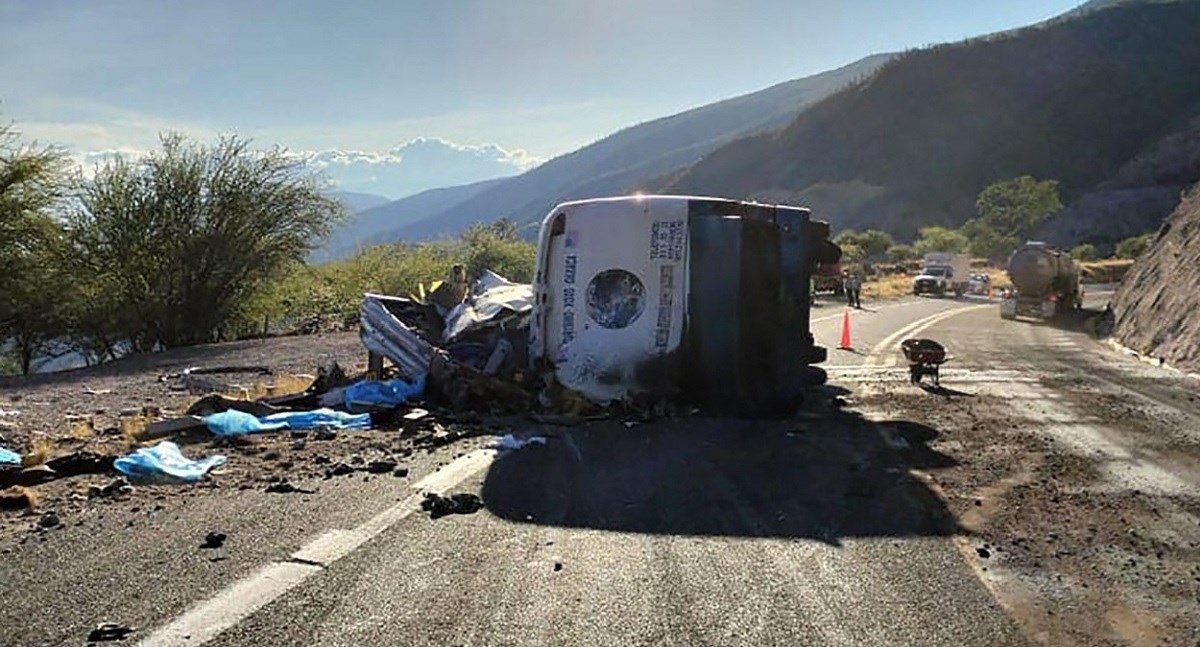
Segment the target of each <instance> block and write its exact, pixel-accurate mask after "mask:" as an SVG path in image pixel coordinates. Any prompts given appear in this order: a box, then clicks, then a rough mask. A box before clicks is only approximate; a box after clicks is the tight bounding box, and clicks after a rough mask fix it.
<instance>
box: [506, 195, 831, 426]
mask: <svg viewBox="0 0 1200 647" xmlns="http://www.w3.org/2000/svg"><path fill="white" fill-rule="evenodd" d="M840 255H841V250H840V249H838V247H837V246H836V245H834V244H833V243H831V242H830V241H829V225H828V224H827V223H824V222H820V221H814V220H811V218H810V213H809V210H807V209H802V208H797V207H787V206H776V205H766V204H757V203H749V202H738V201H733V200H723V199H718V198H704V197H690V196H662V195H647V196H629V197H621V198H605V199H596V200H581V201H576V202H567V203H564V204H561V205H558V206H557V207H555V208H554V209H553V210H552V211H551V212H550V213H549V214H548V215H547V216H546V218H545V220H544V221H543V223H542V227H541V231H540V234H539V240H538V256H537V272H536V278H535V281H534V294H535V305H534V311H533V321H532V324H531V328H530V357H531V359H532V360H533V361H534V362H535V363H538V364H541V365H542V366H544V367H552V368H553V370H554V373H555V375H556V377H557V379H558V381H559V382H560V383H561V384H562V385H563V386H565V387H567V388H569V389H572V390H574V391H577V392H579V393H581V394H582V395H584V396H586V397H587V398H589V399H591V400H595V401H598V402H611V401H614V400H618V399H622V398H625V397H627V396H631V395H638V394H647V393H648V394H657V395H663V396H672V397H674V396H682V397H684V398H685V399H688V400H690V401H692V402H693V403H694V404H695V405H696V406H699V407H701V408H703V409H706V410H709V411H713V412H719V413H734V414H740V415H756V414H770V415H774V414H778V413H780V412H783V411H786V410H787V409H789V408H794V407H795V406H796V405H797V404H798V403H799V402H800V401H801V399H802V397H803V392H804V390H805V389H806V388H807V387H809V386H811V385H813V384H814V383H820V382H823V381H824V372H823V371H821V370H820V369H818V368H816V367H813V366H812V365H813V364H817V363H820V362H822V361H824V360H825V358H826V352H825V349H824V348H820V347H818V346H816V344H815V343H814V341H813V337H812V334H811V332H810V331H809V307H810V301H809V281H810V278H811V276H812V272H813V269H814V267H815V265H816V264H817V263H818V262H820V263H823V264H832V263H836V262H837V261H838V260H839V258H840Z"/></svg>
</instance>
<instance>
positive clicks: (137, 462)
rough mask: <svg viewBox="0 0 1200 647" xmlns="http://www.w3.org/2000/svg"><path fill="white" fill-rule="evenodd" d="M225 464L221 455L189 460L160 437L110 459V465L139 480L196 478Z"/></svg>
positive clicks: (198, 478) (169, 480) (197, 479)
mask: <svg viewBox="0 0 1200 647" xmlns="http://www.w3.org/2000/svg"><path fill="white" fill-rule="evenodd" d="M224 464H225V457H224V456H221V455H219V454H218V455H215V456H209V457H208V458H204V459H201V460H198V461H194V460H191V459H189V458H187V457H185V456H184V455H183V452H181V451H179V446H178V445H176V444H175V443H173V442H171V441H169V440H164V441H162V442H161V443H158V444H157V445H155V446H153V447H145V448H142V449H139V450H137V451H136V452H134V453H132V454H130V455H128V456H122V457H120V458H118V459H117V460H115V461H113V467H114V468H116V470H117V471H118V472H120V473H122V474H124V475H125V476H128V477H129V478H131V479H136V480H139V481H168V482H171V481H185V482H190V481H199V480H200V479H202V478H204V475H206V474H208V472H209V470H211V469H212V468H214V467H217V466H219V465H224Z"/></svg>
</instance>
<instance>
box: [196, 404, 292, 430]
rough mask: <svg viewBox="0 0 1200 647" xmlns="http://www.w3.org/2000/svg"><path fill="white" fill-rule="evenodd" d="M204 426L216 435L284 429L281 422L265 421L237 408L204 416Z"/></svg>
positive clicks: (285, 426)
mask: <svg viewBox="0 0 1200 647" xmlns="http://www.w3.org/2000/svg"><path fill="white" fill-rule="evenodd" d="M204 426H206V427H208V430H209V431H211V432H213V433H214V434H216V435H218V436H244V435H246V434H253V433H257V432H260V431H275V430H278V429H285V428H287V425H286V424H284V423H282V422H276V423H266V422H264V421H263V420H259V419H258V418H256V417H254V415H253V414H249V413H246V412H245V411H238V410H237V409H229V410H228V411H222V412H220V413H214V414H212V415H210V416H204Z"/></svg>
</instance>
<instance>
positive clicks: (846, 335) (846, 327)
mask: <svg viewBox="0 0 1200 647" xmlns="http://www.w3.org/2000/svg"><path fill="white" fill-rule="evenodd" d="M838 348H840V349H841V350H851V349H852V347H851V346H850V311H849V310H847V311H846V315H845V316H844V317H842V343H841V344H840V345H839V346H838Z"/></svg>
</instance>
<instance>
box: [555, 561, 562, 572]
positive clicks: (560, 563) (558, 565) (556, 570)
mask: <svg viewBox="0 0 1200 647" xmlns="http://www.w3.org/2000/svg"><path fill="white" fill-rule="evenodd" d="M562 569H563V564H562V562H554V572H555V573H557V572H558V571H561V570H562Z"/></svg>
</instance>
